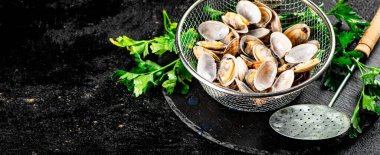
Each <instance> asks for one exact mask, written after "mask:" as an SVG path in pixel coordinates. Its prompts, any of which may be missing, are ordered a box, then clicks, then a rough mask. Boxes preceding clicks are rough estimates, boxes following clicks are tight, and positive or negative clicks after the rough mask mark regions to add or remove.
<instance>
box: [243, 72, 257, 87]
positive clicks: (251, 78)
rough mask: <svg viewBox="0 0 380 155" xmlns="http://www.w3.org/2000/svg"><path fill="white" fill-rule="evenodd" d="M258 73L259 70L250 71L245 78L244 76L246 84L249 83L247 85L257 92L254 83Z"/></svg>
mask: <svg viewBox="0 0 380 155" xmlns="http://www.w3.org/2000/svg"><path fill="white" fill-rule="evenodd" d="M256 73H257V70H256V69H249V70H248V71H247V72H246V73H245V76H244V80H245V82H246V83H247V85H248V86H249V87H250V88H251V89H252V90H256V88H255V86H254V84H253V82H254V80H255V76H256Z"/></svg>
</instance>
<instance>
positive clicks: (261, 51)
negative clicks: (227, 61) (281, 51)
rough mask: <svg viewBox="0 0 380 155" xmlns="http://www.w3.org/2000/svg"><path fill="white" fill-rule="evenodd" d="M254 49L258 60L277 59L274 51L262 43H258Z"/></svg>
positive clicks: (254, 54)
mask: <svg viewBox="0 0 380 155" xmlns="http://www.w3.org/2000/svg"><path fill="white" fill-rule="evenodd" d="M252 50H253V56H254V57H255V59H256V61H260V62H264V61H265V60H273V61H275V58H274V57H273V55H272V51H271V50H270V49H269V48H268V47H266V46H265V45H262V44H257V45H255V46H253V47H252Z"/></svg>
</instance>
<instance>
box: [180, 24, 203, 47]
mask: <svg viewBox="0 0 380 155" xmlns="http://www.w3.org/2000/svg"><path fill="white" fill-rule="evenodd" d="M199 38H200V35H199V34H198V32H197V30H195V29H194V28H190V29H189V30H187V31H186V32H183V33H182V35H181V42H182V43H184V45H185V47H186V48H188V49H192V48H193V46H194V44H195V42H197V39H199Z"/></svg>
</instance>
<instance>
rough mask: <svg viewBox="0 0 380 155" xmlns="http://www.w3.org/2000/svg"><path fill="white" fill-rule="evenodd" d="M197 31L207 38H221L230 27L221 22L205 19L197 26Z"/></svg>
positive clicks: (226, 33)
mask: <svg viewBox="0 0 380 155" xmlns="http://www.w3.org/2000/svg"><path fill="white" fill-rule="evenodd" d="M198 32H199V34H201V35H202V37H203V38H205V39H207V40H214V41H215V40H222V39H223V38H225V37H226V36H227V35H228V33H229V32H230V29H229V28H228V26H227V25H226V24H224V23H222V22H218V21H205V22H203V23H201V24H200V25H199V26H198Z"/></svg>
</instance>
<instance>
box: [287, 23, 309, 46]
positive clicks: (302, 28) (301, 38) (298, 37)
mask: <svg viewBox="0 0 380 155" xmlns="http://www.w3.org/2000/svg"><path fill="white" fill-rule="evenodd" d="M284 34H285V35H286V36H287V37H288V38H289V40H290V42H292V45H293V46H297V45H299V44H303V43H307V42H308V39H309V37H310V28H309V26H307V25H306V24H296V25H293V26H292V27H290V28H288V29H287V30H286V31H285V32H284Z"/></svg>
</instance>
